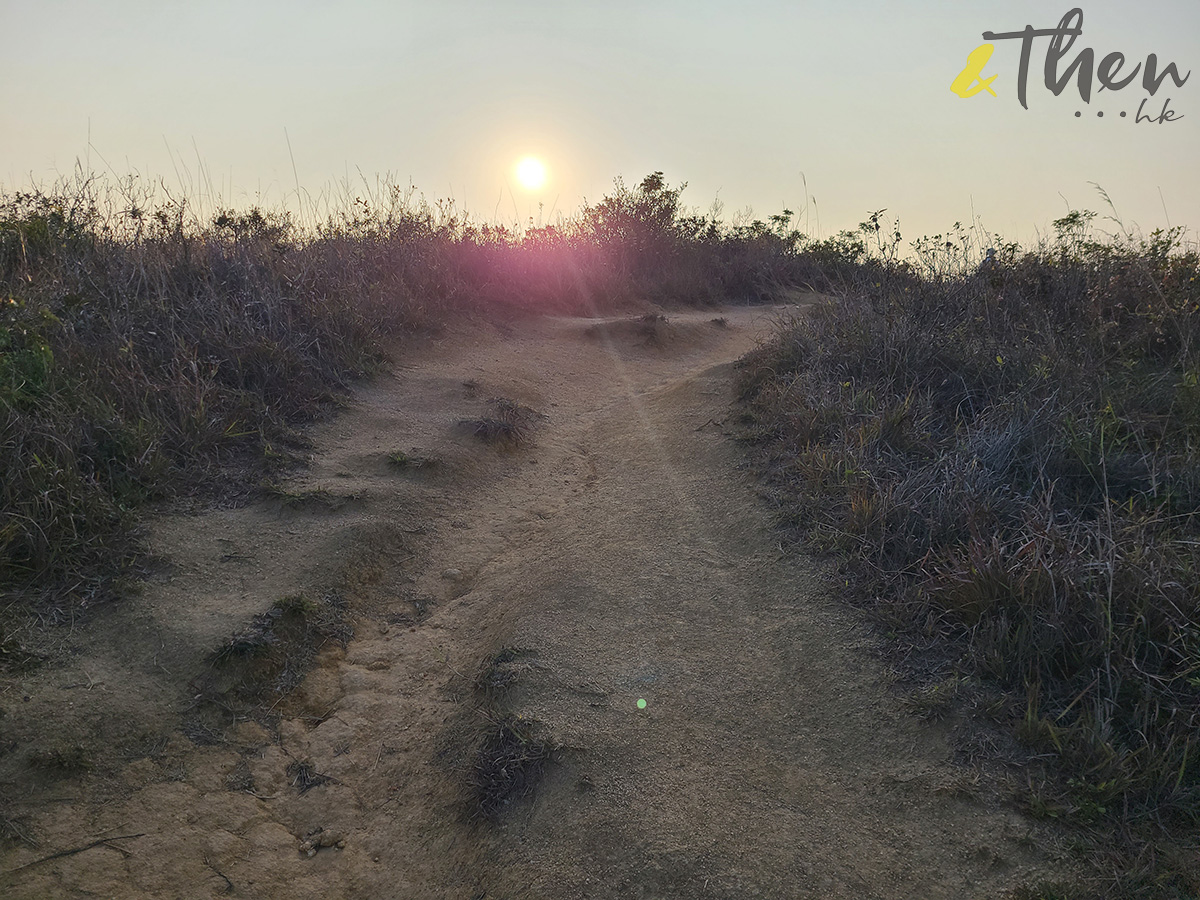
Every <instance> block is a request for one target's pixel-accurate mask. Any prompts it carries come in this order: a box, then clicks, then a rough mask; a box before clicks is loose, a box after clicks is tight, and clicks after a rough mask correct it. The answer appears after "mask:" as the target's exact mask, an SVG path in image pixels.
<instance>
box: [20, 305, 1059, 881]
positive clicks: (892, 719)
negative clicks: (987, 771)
mask: <svg viewBox="0 0 1200 900" xmlns="http://www.w3.org/2000/svg"><path fill="white" fill-rule="evenodd" d="M780 312H781V311H780V310H778V309H764V308H761V307H760V308H751V309H745V308H739V309H727V310H723V311H721V312H720V313H716V312H711V311H710V312H707V313H688V314H680V315H678V316H675V315H672V316H671V319H670V321H669V322H668V323H666V324H662V323H656V324H655V325H653V326H645V327H644V326H642V325H641V324H632V323H630V322H628V321H623V320H580V319H554V318H546V319H539V320H534V321H530V322H523V323H520V324H519V325H516V326H513V327H511V328H498V327H496V326H489V325H475V326H472V327H471V328H469V329H465V330H462V331H459V332H456V333H455V334H453V335H450V336H448V337H446V338H445V339H444V340H442V341H439V342H435V343H433V344H429V345H426V346H423V347H416V348H403V349H402V350H401V358H403V359H404V360H405V361H406V365H405V366H404V367H398V368H397V369H396V371H395V374H393V375H390V376H387V377H384V378H381V379H379V380H377V381H376V382H375V383H373V384H372V385H370V386H367V387H365V388H364V389H362V390H361V391H360V392H359V393H358V394H357V396H356V398H355V401H354V403H353V404H352V406H351V408H350V409H348V410H347V411H346V412H345V413H343V414H342V415H340V416H339V417H338V418H337V419H336V420H335V421H333V422H330V423H327V424H325V425H322V426H320V427H318V428H316V429H314V430H313V439H314V442H315V443H314V446H315V448H316V451H315V453H314V456H313V459H312V463H311V466H310V467H309V468H308V469H307V470H306V472H305V473H304V474H303V475H301V476H298V477H297V478H295V479H294V480H293V482H292V483H291V484H289V490H292V491H294V492H296V493H297V495H303V492H305V491H313V490H317V489H321V490H322V491H323V493H321V494H320V495H319V496H321V497H322V498H323V499H322V502H320V503H316V504H298V505H297V506H296V507H295V508H291V507H289V506H287V505H284V504H280V503H267V502H263V503H257V504H254V505H251V506H249V507H244V508H241V509H235V510H216V511H210V512H207V513H204V514H203V515H186V514H182V513H179V514H174V515H163V516H161V517H159V518H158V519H157V520H156V521H155V522H154V524H153V531H152V545H153V547H154V549H155V550H156V552H157V553H158V555H159V558H160V560H161V564H160V566H159V569H158V571H157V574H156V576H155V577H154V578H153V579H152V580H151V581H150V582H149V583H148V584H147V585H146V586H145V589H144V590H143V591H142V593H141V595H140V596H138V597H136V598H133V599H131V600H130V601H128V602H126V603H124V604H121V605H120V606H117V607H113V608H111V609H108V610H101V611H98V612H97V613H95V614H94V615H92V616H91V617H90V619H89V620H88V621H87V622H85V623H81V624H80V625H79V626H77V627H76V628H74V629H72V630H70V632H69V633H68V634H65V635H64V636H63V637H62V639H61V641H62V643H61V647H60V655H61V661H60V662H59V663H58V664H56V665H54V666H49V667H43V668H41V669H39V670H37V671H35V672H32V673H29V674H28V675H26V676H23V677H20V678H9V679H7V680H5V681H3V682H0V711H2V712H3V716H2V717H0V728H3V736H2V738H0V796H2V797H3V799H4V804H5V806H4V815H5V816H6V817H7V819H8V820H9V821H10V822H11V823H12V824H13V827H15V828H18V829H19V830H20V832H21V833H22V834H23V835H25V836H26V837H28V838H29V839H31V841H32V840H36V842H37V846H36V847H35V846H32V845H31V843H30V842H26V841H21V840H10V841H9V842H8V844H7V845H6V848H5V850H4V852H3V853H2V854H0V894H3V896H4V897H6V898H13V900H16V898H45V897H71V898H74V897H97V896H98V897H120V898H176V897H178V898H184V897H188V898H193V897H210V896H211V897H225V896H233V897H256V898H276V897H277V898H307V897H312V898H316V897H320V898H323V900H331V898H376V897H379V898H383V897H387V898H393V897H394V898H410V897H411V898H425V897H429V898H435V897H436V898H463V900H482V898H576V897H587V898H626V897H630V898H632V897H638V898H642V897H646V898H649V897H661V898H668V897H680V898H683V897H687V898H693V897H695V898H700V897H713V898H730V900H732V898H748V897H763V898H796V897H801V898H803V897H814V898H815V897H821V898H842V897H844V898H851V897H853V898H912V897H922V898H942V897H945V898H973V897H979V898H982V897H994V896H997V895H998V894H1001V893H1002V892H1003V891H1004V890H1005V889H1009V888H1014V887H1017V886H1019V885H1021V884H1024V883H1029V882H1031V881H1033V880H1036V879H1037V878H1038V877H1040V876H1041V875H1044V874H1047V873H1051V872H1053V870H1054V868H1055V866H1056V865H1057V864H1056V863H1055V862H1054V861H1053V859H1052V858H1051V856H1050V854H1049V851H1048V850H1047V848H1048V847H1049V846H1050V841H1049V838H1048V836H1047V835H1044V834H1042V833H1041V832H1039V831H1038V829H1037V827H1036V826H1035V824H1034V823H1032V822H1030V821H1028V820H1027V819H1025V818H1023V817H1022V816H1021V815H1020V814H1019V813H1018V812H1016V811H1015V810H1013V809H1010V808H1006V807H1005V806H1004V805H1002V804H999V803H997V802H996V800H995V799H994V797H993V795H992V794H991V793H990V792H989V791H988V790H987V789H986V788H985V786H983V785H982V784H981V783H980V781H979V778H978V776H977V775H976V774H975V773H973V772H971V771H970V770H967V769H964V768H962V767H960V766H958V765H956V764H955V763H954V761H953V758H952V756H953V754H952V752H951V751H950V749H949V746H948V744H947V742H946V735H945V734H944V732H943V731H942V730H939V729H938V728H937V727H936V726H933V725H929V724H926V723H923V722H919V721H917V720H915V719H912V718H911V717H909V716H907V715H906V714H905V713H903V712H902V711H901V709H900V706H899V704H898V702H897V699H896V697H895V695H894V694H892V693H891V692H890V691H889V689H888V686H887V672H886V670H885V669H884V667H883V666H882V664H881V663H880V662H879V661H878V660H877V659H876V657H874V656H873V655H872V654H871V653H870V641H871V638H870V637H869V635H868V634H867V632H866V630H865V629H864V628H863V626H862V625H861V624H860V623H859V622H858V621H857V619H856V618H855V614H854V613H853V612H851V611H848V610H847V609H845V608H844V607H842V606H839V605H837V604H835V603H834V602H833V601H832V600H831V599H829V597H828V596H827V593H826V592H825V591H824V590H823V589H822V581H821V570H820V567H819V566H818V565H817V564H816V563H814V562H813V561H812V560H809V559H806V558H803V557H795V556H784V555H783V554H782V553H781V551H780V548H779V546H778V543H777V540H776V539H775V538H774V537H773V536H772V532H771V528H770V516H769V513H768V511H767V510H766V509H765V508H764V506H763V504H762V502H761V501H760V500H759V499H758V498H757V496H756V494H755V486H754V482H753V480H752V478H751V477H750V476H749V475H747V474H746V473H744V472H743V471H741V470H740V469H739V464H740V459H741V457H740V451H739V449H738V447H737V446H736V445H735V444H734V443H733V442H732V441H731V440H730V438H729V436H728V434H727V431H729V429H728V428H726V426H725V425H724V424H723V423H724V420H725V419H726V418H727V417H728V416H729V415H730V404H731V400H732V397H731V392H730V384H731V379H732V363H733V361H734V360H735V359H736V358H737V357H738V356H739V355H740V354H742V353H744V352H745V351H746V350H748V349H750V348H751V347H752V346H753V344H754V342H755V340H756V339H757V338H758V337H759V336H761V335H762V334H764V333H765V331H766V329H767V327H768V325H769V323H770V320H771V318H772V316H774V315H778V314H780ZM717 315H720V316H723V317H724V318H723V322H721V323H716V322H713V321H712V320H713V318H714V317H715V316H717ZM650 337H655V338H656V339H654V340H649V339H648V338H650ZM495 397H505V398H511V399H513V400H516V401H519V402H520V403H522V404H525V405H527V406H528V407H530V408H532V409H534V410H536V411H537V412H539V413H541V414H542V416H543V418H541V419H540V420H539V421H538V424H537V425H536V427H535V429H534V431H533V434H532V436H531V438H530V439H529V440H528V441H527V442H526V443H525V444H523V445H522V446H520V447H517V448H506V447H503V446H492V445H488V444H485V443H483V442H481V441H480V440H479V439H478V437H476V436H474V435H473V434H471V433H470V430H469V429H465V428H464V427H462V425H461V424H460V423H461V421H462V420H463V419H466V418H471V417H477V416H480V415H483V414H485V413H486V411H487V410H488V408H489V407H488V401H489V399H491V398H495ZM397 450H403V451H405V452H408V453H410V454H416V455H421V456H426V457H433V458H436V459H437V460H438V464H437V465H431V466H422V467H420V468H419V469H418V468H414V467H408V468H406V469H398V468H396V467H394V466H389V464H388V463H387V460H386V457H387V455H388V454H389V453H392V452H394V451H397ZM330 590H339V591H341V592H342V593H343V594H344V595H345V596H346V598H347V600H348V601H349V618H350V621H351V622H352V624H353V625H354V628H355V636H354V638H353V640H352V641H351V642H350V643H349V645H348V646H347V647H345V648H344V649H343V648H342V647H341V646H339V645H338V644H337V643H336V642H333V643H330V644H328V645H327V646H325V647H324V648H323V649H322V650H321V651H320V653H319V654H318V656H317V659H316V664H315V666H314V667H313V669H312V670H311V671H310V672H309V674H308V675H307V677H305V678H304V680H303V682H302V683H301V684H300V686H299V687H298V688H297V689H296V690H294V691H293V692H291V693H290V694H289V695H287V696H285V697H281V698H277V699H276V700H275V701H273V702H272V703H271V704H270V707H269V708H264V709H260V710H258V711H257V713H258V714H257V718H258V720H259V721H255V718H254V717H249V718H245V719H243V720H242V721H239V722H237V723H236V724H235V725H234V726H233V727H231V728H229V729H228V730H226V731H225V732H223V733H220V732H214V731H213V730H212V729H211V728H210V727H207V726H202V725H200V724H198V723H197V722H196V721H195V720H194V719H192V718H189V714H190V713H189V710H190V708H191V706H192V704H191V703H190V700H191V699H193V697H194V693H193V692H194V691H195V685H196V678H197V677H198V675H199V673H202V672H203V670H204V667H205V665H206V662H205V661H206V659H208V658H209V656H210V654H211V653H212V651H213V650H214V649H215V648H216V647H218V646H220V645H221V643H222V642H223V641H226V640H228V638H229V636H230V635H232V634H234V633H237V632H238V631H239V630H241V629H244V628H245V627H246V625H247V623H248V622H249V621H250V620H251V618H252V617H253V616H254V615H256V614H259V613H262V612H263V611H264V610H266V609H268V608H270V606H271V605H272V604H273V603H275V602H277V601H278V600H279V599H280V598H282V597H285V596H290V595H296V594H303V595H305V596H319V595H322V594H323V593H324V592H327V591H330ZM505 648H507V649H508V650H509V651H510V652H509V653H507V654H506V655H505V657H503V659H506V660H507V662H504V663H503V665H502V666H501V667H499V668H498V667H496V666H492V667H491V668H490V669H489V668H488V660H489V659H493V658H494V656H495V654H496V653H497V652H498V651H500V650H502V649H505ZM481 672H488V673H490V674H492V675H495V674H497V673H498V672H499V673H500V674H501V675H503V678H502V679H501V680H503V681H505V682H506V683H507V684H506V689H505V690H504V691H502V692H500V691H493V692H490V693H488V692H484V691H481V690H480V688H479V684H478V679H479V674H480V673H481ZM639 700H645V701H646V702H645V708H644V709H643V708H639V704H638V701H639ZM505 713H513V714H516V715H519V716H521V717H522V720H524V721H528V722H530V723H536V724H535V725H533V726H531V727H535V728H536V730H537V734H539V735H542V736H544V737H546V738H547V739H548V740H549V741H550V742H552V743H553V745H554V746H555V747H556V749H555V751H554V753H553V754H552V756H551V759H550V761H549V762H548V763H547V765H546V769H545V773H544V776H543V777H542V778H541V779H540V781H539V783H538V784H537V786H536V788H535V790H534V791H533V793H532V794H531V795H529V796H526V797H524V798H522V799H519V800H515V801H514V802H512V803H511V804H508V805H507V806H504V807H503V808H501V810H500V812H499V814H498V816H497V817H496V818H495V819H494V820H489V819H486V818H480V817H475V818H472V816H471V811H472V803H471V797H472V795H471V788H470V784H471V781H472V778H473V777H476V773H475V771H474V763H475V759H476V757H475V754H476V752H477V748H478V747H479V745H480V741H481V740H482V739H483V736H484V735H485V734H487V733H489V731H490V732H494V731H495V728H496V726H495V724H494V723H495V722H496V721H497V720H498V718H499V717H500V716H501V715H503V714H505ZM264 726H266V727H264ZM39 754H40V755H39ZM55 754H57V755H55ZM64 754H65V757H66V758H67V759H68V761H69V762H70V761H73V763H72V764H71V765H61V764H59V765H58V766H57V768H56V769H55V768H54V767H53V766H50V767H47V765H46V764H45V760H46V759H51V760H59V762H60V763H61V761H62V759H63V758H64ZM72 754H74V755H72ZM31 759H41V760H42V761H43V764H42V766H41V767H40V768H39V767H38V766H30V760H31ZM50 769H53V771H50ZM303 773H309V774H310V775H314V774H315V775H319V776H325V778H324V779H321V778H317V779H316V780H317V782H318V783H316V784H313V785H311V786H309V787H308V788H307V789H303V788H305V785H306V784H307V783H308V781H311V780H312V779H311V777H310V778H308V779H306V778H305V777H303ZM318 829H322V830H318ZM306 839H308V841H309V843H308V844H305V843H304V841H305V840H306ZM310 845H311V847H310ZM322 845H325V846H322ZM81 848H86V849H81ZM308 849H312V850H314V851H315V852H312V853H311V854H310V853H309V852H307V850H308ZM67 851H70V852H67ZM55 854H62V855H57V856H56V855H55ZM48 857H50V858H48Z"/></svg>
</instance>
